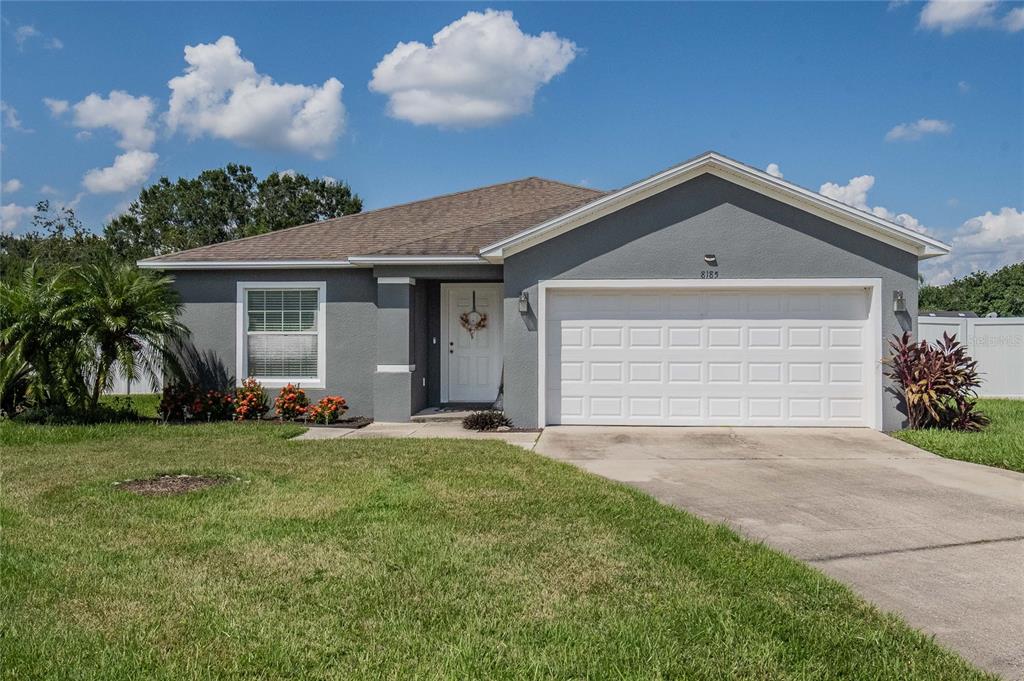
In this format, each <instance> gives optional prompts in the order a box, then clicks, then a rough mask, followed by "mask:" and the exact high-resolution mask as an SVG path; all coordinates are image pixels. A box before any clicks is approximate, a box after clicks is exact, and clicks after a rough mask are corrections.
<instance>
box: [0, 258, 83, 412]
mask: <svg viewBox="0 0 1024 681" xmlns="http://www.w3.org/2000/svg"><path fill="white" fill-rule="evenodd" d="M0 352H2V353H3V355H4V358H5V365H6V364H7V363H8V362H9V363H10V364H11V367H10V368H11V370H12V371H13V372H14V373H22V371H23V369H24V367H20V365H21V364H22V363H24V364H27V365H28V366H29V367H31V373H30V374H29V375H28V376H27V378H28V380H29V384H30V387H29V390H30V391H31V393H32V396H33V400H34V401H35V402H36V403H37V404H38V405H40V406H43V407H46V408H48V409H51V410H54V411H60V412H68V411H69V410H71V409H74V408H78V407H80V406H82V405H83V404H84V402H85V399H86V395H87V392H88V389H87V387H86V382H85V371H84V368H85V367H86V366H87V364H88V361H89V357H90V349H89V347H88V344H87V343H86V341H85V337H84V335H83V324H82V315H81V300H80V297H79V296H78V295H77V291H76V287H75V282H74V280H73V278H72V276H71V275H70V273H69V272H68V271H64V270H62V271H59V272H57V273H56V274H45V273H43V272H42V271H41V270H40V269H39V268H38V267H37V265H36V263H32V265H30V266H29V267H28V268H27V269H26V270H25V272H24V273H23V274H22V276H21V279H20V280H18V281H17V282H15V283H11V284H7V283H3V284H0ZM15 365H18V366H15ZM19 367H20V368H19ZM23 378H24V377H23ZM13 389H14V387H13V386H12V385H6V384H5V391H6V390H13Z"/></svg>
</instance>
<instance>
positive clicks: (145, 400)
mask: <svg viewBox="0 0 1024 681" xmlns="http://www.w3.org/2000/svg"><path fill="white" fill-rule="evenodd" d="M126 398H127V399H129V400H131V402H132V405H133V406H134V407H135V411H137V412H138V413H139V416H141V417H142V418H146V419H155V418H158V415H157V413H156V410H157V408H158V407H159V406H160V394H159V393H132V394H131V395H104V396H103V397H101V398H100V403H102V404H107V405H111V406H113V405H116V404H118V403H120V402H122V401H123V400H125V399H126Z"/></svg>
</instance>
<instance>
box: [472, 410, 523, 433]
mask: <svg viewBox="0 0 1024 681" xmlns="http://www.w3.org/2000/svg"><path fill="white" fill-rule="evenodd" d="M462 427H463V428H465V429H466V430H480V431H484V430H498V429H499V428H511V427H512V421H511V419H509V418H508V417H507V416H505V414H504V413H503V412H500V411H498V410H497V409H487V410H485V411H474V412H473V413H472V414H470V415H469V416H467V417H466V418H464V419H462Z"/></svg>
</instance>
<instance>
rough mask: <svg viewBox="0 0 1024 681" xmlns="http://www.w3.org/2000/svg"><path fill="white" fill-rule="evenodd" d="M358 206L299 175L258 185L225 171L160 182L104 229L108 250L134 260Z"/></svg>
mask: <svg viewBox="0 0 1024 681" xmlns="http://www.w3.org/2000/svg"><path fill="white" fill-rule="evenodd" d="M361 209H362V200H361V199H360V198H359V197H358V196H356V195H355V194H353V193H352V191H351V189H350V188H349V187H348V185H347V184H345V183H343V182H334V181H332V180H326V179H316V178H309V177H307V176H305V175H299V174H291V173H289V174H287V175H285V174H281V173H271V174H270V175H269V176H268V177H266V178H265V179H263V180H259V179H257V177H256V176H255V174H253V172H252V168H250V167H249V166H245V165H236V164H233V163H232V164H228V165H227V166H226V167H224V168H217V169H214V170H206V171H203V172H202V173H200V174H199V176H198V177H196V178H178V180H177V181H175V182H171V181H170V180H169V179H168V178H166V177H163V178H160V180H159V181H157V182H156V183H155V184H153V185H151V186H149V187H146V188H145V189H143V190H142V192H141V193H140V194H139V198H138V200H136V201H135V202H133V203H132V204H131V206H130V207H129V208H128V211H127V212H126V213H125V214H123V215H121V216H119V217H117V218H115V219H114V220H112V221H111V222H110V224H109V225H107V227H106V228H105V230H104V233H105V235H106V238H107V241H108V242H109V244H110V246H111V248H112V249H113V250H114V252H115V253H117V254H118V255H119V256H120V257H122V258H124V259H126V260H130V261H134V260H137V259H139V258H145V257H149V256H152V255H158V254H161V253H168V252H171V251H178V250H183V249H188V248H195V247H197V246H205V245H208V244H215V243H220V242H223V241H230V240H232V239H237V238H240V237H244V236H252V235H254V234H262V233H264V232H269V231H273V230H277V229H284V228H286V227H294V226H295V225H301V224H305V223H308V222H316V221H319V220H325V219H328V218H333V217H339V216H341V215H348V214H350V213H358V212H359V211H360V210H361Z"/></svg>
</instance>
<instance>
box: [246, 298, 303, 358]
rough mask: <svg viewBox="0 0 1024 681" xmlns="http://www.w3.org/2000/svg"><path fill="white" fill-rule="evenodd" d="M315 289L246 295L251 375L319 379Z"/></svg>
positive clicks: (248, 352)
mask: <svg viewBox="0 0 1024 681" xmlns="http://www.w3.org/2000/svg"><path fill="white" fill-rule="evenodd" d="M318 312H319V301H318V298H317V290H316V289H283V290H269V289H268V290H260V289H250V290H248V291H247V292H246V314H247V316H248V320H247V324H248V328H247V337H248V338H247V341H248V342H247V344H246V346H247V348H246V350H247V359H248V365H247V366H248V372H249V374H250V375H252V376H256V377H258V378H264V377H265V378H316V377H317V375H318V374H317V370H318V366H317V355H318V353H317V348H318V340H319V339H318V335H317V318H316V316H317V314H318Z"/></svg>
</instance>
